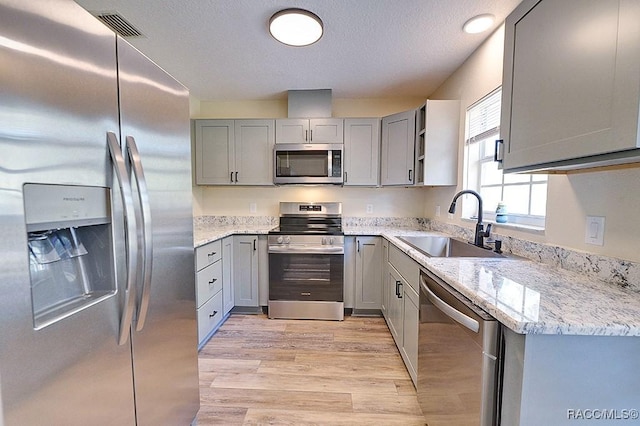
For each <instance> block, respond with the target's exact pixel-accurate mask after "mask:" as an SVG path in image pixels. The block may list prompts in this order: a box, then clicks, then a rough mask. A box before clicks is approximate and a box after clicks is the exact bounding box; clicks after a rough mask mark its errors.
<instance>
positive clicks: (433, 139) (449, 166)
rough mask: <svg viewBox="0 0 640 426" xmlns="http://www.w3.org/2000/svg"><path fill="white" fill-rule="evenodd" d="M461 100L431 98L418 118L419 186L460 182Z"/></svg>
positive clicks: (417, 174)
mask: <svg viewBox="0 0 640 426" xmlns="http://www.w3.org/2000/svg"><path fill="white" fill-rule="evenodd" d="M459 131H460V101H449V100H431V99H429V100H427V101H426V102H425V103H424V105H422V106H421V107H420V108H418V114H417V117H416V185H425V186H447V185H456V184H457V183H458V146H459V143H460V139H459Z"/></svg>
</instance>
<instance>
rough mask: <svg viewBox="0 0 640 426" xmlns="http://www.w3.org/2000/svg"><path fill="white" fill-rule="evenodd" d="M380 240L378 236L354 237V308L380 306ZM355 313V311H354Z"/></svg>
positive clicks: (368, 308)
mask: <svg viewBox="0 0 640 426" xmlns="http://www.w3.org/2000/svg"><path fill="white" fill-rule="evenodd" d="M381 265H382V241H381V238H380V237H357V238H356V271H355V275H356V281H355V287H356V288H355V290H356V297H355V304H354V309H355V310H356V311H358V310H375V311H380V309H381V308H382V271H381V269H380V268H381ZM356 313H357V312H356Z"/></svg>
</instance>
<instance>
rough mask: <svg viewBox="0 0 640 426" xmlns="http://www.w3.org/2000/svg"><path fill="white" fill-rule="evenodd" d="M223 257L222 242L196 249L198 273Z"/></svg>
mask: <svg viewBox="0 0 640 426" xmlns="http://www.w3.org/2000/svg"><path fill="white" fill-rule="evenodd" d="M221 257H222V240H218V241H214V242H212V243H209V244H207V245H204V246H202V247H198V248H197V249H196V271H199V270H201V269H202V268H205V267H207V266H209V265H211V264H212V263H213V262H216V261H218V260H220V258H221Z"/></svg>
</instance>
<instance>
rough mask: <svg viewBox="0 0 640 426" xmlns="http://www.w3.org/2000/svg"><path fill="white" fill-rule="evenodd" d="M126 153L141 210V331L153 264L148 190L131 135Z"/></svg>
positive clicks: (145, 315) (149, 292)
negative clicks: (134, 180)
mask: <svg viewBox="0 0 640 426" xmlns="http://www.w3.org/2000/svg"><path fill="white" fill-rule="evenodd" d="M126 142H127V155H128V156H129V160H130V163H131V170H132V171H133V176H134V177H135V179H136V185H137V187H138V200H139V201H140V210H141V211H142V215H141V216H142V244H141V245H142V247H141V250H142V254H143V262H142V263H141V264H140V265H139V270H138V273H139V274H140V276H141V277H142V295H141V297H140V304H139V306H138V320H137V323H136V331H142V329H143V328H144V323H145V320H146V319H147V312H148V311H149V298H150V297H151V268H152V266H153V241H152V233H153V228H152V227H151V204H150V203H149V191H148V190H147V180H146V179H145V177H144V170H143V167H142V161H141V160H140V152H139V151H138V145H137V144H136V140H135V138H134V137H133V136H127V139H126Z"/></svg>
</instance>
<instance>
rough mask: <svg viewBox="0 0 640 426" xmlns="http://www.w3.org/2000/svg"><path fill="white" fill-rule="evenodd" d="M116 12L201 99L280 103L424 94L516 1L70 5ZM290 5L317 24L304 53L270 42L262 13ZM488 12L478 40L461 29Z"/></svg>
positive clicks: (221, 0) (82, 0) (170, 0)
mask: <svg viewBox="0 0 640 426" xmlns="http://www.w3.org/2000/svg"><path fill="white" fill-rule="evenodd" d="M76 1H77V3H79V4H80V5H81V6H83V7H84V8H85V9H87V10H89V11H111V12H113V11H116V12H118V13H119V14H120V15H122V16H123V17H124V18H125V19H127V20H128V21H129V22H130V23H131V24H133V25H134V26H135V27H136V28H137V29H138V30H140V31H141V32H142V33H143V34H144V35H145V37H144V38H137V39H130V40H129V41H130V42H131V43H132V44H133V45H134V46H136V47H137V48H138V49H139V50H140V51H142V52H143V53H145V54H146V55H147V56H148V57H149V58H151V59H152V60H154V61H155V62H156V63H157V64H158V65H160V66H161V67H162V68H164V69H165V70H166V71H168V72H169V73H170V74H172V75H173V76H174V77H175V78H177V79H178V80H180V81H181V82H182V83H183V84H184V85H185V86H187V87H188V88H189V89H190V91H191V94H192V95H193V96H194V97H196V98H198V99H200V100H243V99H279V98H284V97H286V92H287V90H290V89H332V90H333V96H334V97H337V98H371V97H374V98H380V97H426V96H428V95H429V94H431V93H432V92H433V91H434V90H435V89H436V88H437V87H438V86H439V85H440V84H441V83H442V82H443V81H444V80H445V79H446V78H447V77H448V76H449V75H450V74H451V73H452V72H453V71H455V69H456V68H458V67H459V66H460V65H461V64H462V62H464V60H465V59H466V58H467V57H468V56H469V55H470V54H471V53H472V52H473V51H474V50H475V49H476V48H477V47H478V46H479V45H480V44H481V43H482V41H483V40H484V39H485V38H486V37H487V36H488V35H489V34H490V33H491V31H492V30H493V29H495V28H496V27H497V26H498V25H499V24H500V23H501V22H502V21H504V18H505V17H506V16H507V15H508V14H509V12H511V11H512V10H513V9H514V8H515V6H516V5H517V4H518V3H520V0H76ZM289 7H298V8H303V9H307V10H310V11H312V12H314V13H315V14H317V15H318V16H319V17H320V18H321V19H322V20H323V22H324V29H325V33H324V36H323V37H322V39H321V40H320V41H319V42H317V43H315V44H314V45H311V46H308V47H302V48H301V47H289V46H285V45H283V44H280V43H278V42H276V41H275V40H274V39H272V38H271V36H270V35H269V31H268V28H267V26H268V21H269V18H270V17H271V15H273V14H274V13H275V12H277V11H278V10H281V9H285V8H289ZM481 13H492V14H493V15H495V16H496V18H497V19H496V23H495V24H494V27H493V28H492V29H491V30H490V31H488V32H486V33H483V34H479V35H470V34H465V33H463V32H462V25H463V24H464V22H465V21H466V20H467V19H469V18H471V17H472V16H475V15H478V14H481Z"/></svg>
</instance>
